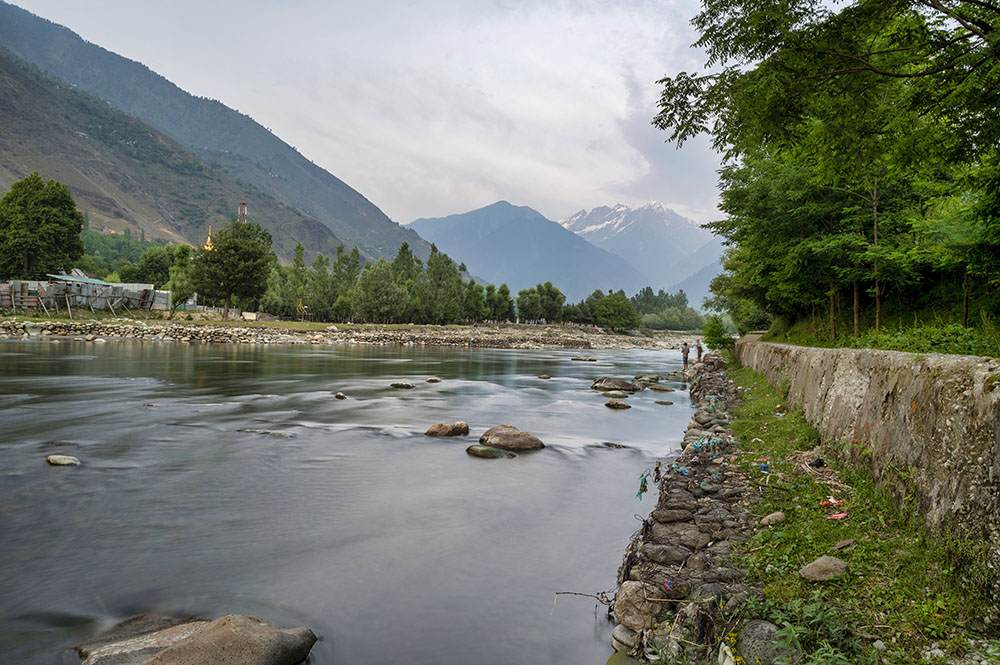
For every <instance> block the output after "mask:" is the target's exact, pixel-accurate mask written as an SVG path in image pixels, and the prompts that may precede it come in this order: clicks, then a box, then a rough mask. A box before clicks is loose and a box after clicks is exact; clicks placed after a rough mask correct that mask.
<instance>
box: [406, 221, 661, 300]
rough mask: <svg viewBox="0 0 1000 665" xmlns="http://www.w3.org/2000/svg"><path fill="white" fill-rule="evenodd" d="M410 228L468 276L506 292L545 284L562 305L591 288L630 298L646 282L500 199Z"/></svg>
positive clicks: (598, 251) (562, 230)
mask: <svg viewBox="0 0 1000 665" xmlns="http://www.w3.org/2000/svg"><path fill="white" fill-rule="evenodd" d="M410 227H411V228H412V229H414V230H415V231H417V232H418V233H419V234H420V235H421V236H423V237H424V238H426V239H427V240H429V241H430V242H434V243H436V244H437V246H438V248H440V249H441V251H443V252H446V253H447V254H449V255H451V256H454V257H459V258H460V259H461V260H463V261H465V263H466V265H467V266H468V268H469V272H470V273H472V274H473V275H478V276H480V277H482V278H483V279H485V280H487V281H488V282H493V283H495V284H500V283H506V284H507V285H508V286H509V287H510V288H511V291H513V292H514V293H516V292H517V291H518V290H519V289H523V288H527V287H531V286H534V285H536V284H538V283H540V282H542V283H544V282H547V281H551V282H552V284H554V285H555V286H556V287H558V288H559V289H560V290H561V291H562V292H563V293H564V294H565V295H566V298H567V300H568V301H578V300H582V299H583V298H585V297H586V296H587V295H589V294H590V293H591V292H593V291H594V290H595V289H601V290H604V291H607V290H608V289H612V290H615V291H617V290H618V289H624V290H625V291H626V293H628V294H632V293H635V292H636V291H638V290H639V289H640V288H642V287H643V286H646V285H647V284H648V283H649V279H648V278H647V277H646V276H645V275H643V274H642V273H640V272H639V271H637V270H636V269H635V268H633V267H632V265H631V264H629V263H628V262H627V261H626V260H625V259H622V258H620V257H618V256H615V255H614V254H612V253H610V252H607V251H605V250H603V249H601V248H599V247H595V246H594V245H592V244H590V243H589V242H587V241H586V240H584V239H583V238H581V237H580V236H578V235H576V234H574V233H572V232H571V231H568V230H566V229H565V228H563V227H562V226H560V225H559V224H557V223H555V222H553V221H550V220H548V219H546V218H545V217H543V216H542V215H541V214H540V213H538V212H537V211H535V210H532V209H531V208H528V207H526V206H514V205H511V204H510V203H508V202H506V201H498V202H497V203H494V204H492V205H489V206H486V207H485V208H480V209H478V210H472V211H470V212H466V213H463V214H458V215H450V216H448V217H439V218H434V219H418V220H415V221H414V222H412V223H411V224H410Z"/></svg>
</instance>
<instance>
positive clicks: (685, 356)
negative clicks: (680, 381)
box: [681, 340, 702, 367]
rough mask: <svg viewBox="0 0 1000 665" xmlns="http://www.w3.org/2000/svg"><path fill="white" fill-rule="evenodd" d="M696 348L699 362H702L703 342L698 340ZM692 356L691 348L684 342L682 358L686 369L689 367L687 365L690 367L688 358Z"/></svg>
mask: <svg viewBox="0 0 1000 665" xmlns="http://www.w3.org/2000/svg"><path fill="white" fill-rule="evenodd" d="M694 348H695V351H697V352H698V360H697V362H701V352H702V347H701V340H698V341H697V342H695V347H694ZM690 354H691V347H690V346H688V343H687V342H684V343H683V344H681V358H682V359H683V360H684V366H685V367H687V365H688V356H689V355H690Z"/></svg>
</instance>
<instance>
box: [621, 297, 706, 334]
mask: <svg viewBox="0 0 1000 665" xmlns="http://www.w3.org/2000/svg"><path fill="white" fill-rule="evenodd" d="M631 300H632V305H633V307H635V311H636V314H638V315H639V317H640V318H641V324H642V326H643V327H644V328H652V329H654V330H698V329H699V328H701V327H702V326H703V325H705V317H703V316H702V315H701V314H699V313H698V312H696V311H695V310H694V309H693V308H691V307H688V299H687V294H686V293H684V291H683V290H680V291H678V292H677V293H676V294H670V293H667V292H666V291H664V290H663V289H660V290H659V291H658V292H657V293H653V289H652V288H651V287H649V286H647V287H645V288H643V289H641V290H640V291H639V292H638V293H636V294H635V295H634V296H632V298H631Z"/></svg>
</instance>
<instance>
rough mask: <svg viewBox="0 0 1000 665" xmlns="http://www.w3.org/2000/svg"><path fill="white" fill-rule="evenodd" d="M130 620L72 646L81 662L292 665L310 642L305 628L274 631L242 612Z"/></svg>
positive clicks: (306, 651)
mask: <svg viewBox="0 0 1000 665" xmlns="http://www.w3.org/2000/svg"><path fill="white" fill-rule="evenodd" d="M134 622H135V619H130V620H129V621H126V622H124V623H122V624H119V626H118V627H117V628H115V629H112V635H111V636H110V638H107V639H100V640H96V641H92V642H87V643H84V644H81V645H78V646H77V653H79V654H80V656H81V657H83V658H86V660H84V661H83V665H120V664H124V663H142V664H143V665H199V664H201V663H213V665H296V664H297V663H300V662H302V661H303V660H305V658H306V657H307V656H308V655H309V651H310V650H311V649H312V646H313V644H314V643H315V642H316V635H315V634H313V632H312V631H311V630H309V629H308V628H287V629H280V628H278V627H276V626H275V625H274V624H272V623H270V622H269V621H265V620H264V619H259V618H257V617H253V616H248V615H245V614H228V615H226V616H224V617H220V618H218V619H216V620H215V621H192V622H187V623H180V624H176V623H174V622H171V621H170V620H166V619H164V621H161V622H149V623H148V625H143V624H142V623H141V622H140V625H135V624H134ZM144 629H145V630H144ZM137 631H138V632H137Z"/></svg>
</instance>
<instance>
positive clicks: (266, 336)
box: [0, 319, 692, 349]
mask: <svg viewBox="0 0 1000 665" xmlns="http://www.w3.org/2000/svg"><path fill="white" fill-rule="evenodd" d="M29 337H42V338H54V339H59V338H67V337H68V338H72V339H74V340H78V341H90V342H100V341H102V340H103V341H112V340H132V341H143V342H178V343H214V344H368V345H404V346H451V347H477V348H494V349H636V348H638V349H676V348H679V346H680V343H681V342H682V341H683V340H685V339H692V335H691V334H685V333H667V334H665V335H662V336H657V337H655V338H654V337H646V336H643V335H638V334H636V335H631V334H630V335H625V334H616V333H609V332H604V331H602V330H600V329H598V328H584V327H578V326H540V325H518V324H502V325H476V326H405V327H402V326H401V327H395V328H388V327H386V328H382V327H378V326H364V327H355V326H350V327H339V326H333V325H332V326H328V327H327V328H326V329H325V330H321V331H300V330H292V329H289V328H282V327H271V326H259V327H258V326H254V327H249V326H220V325H205V324H191V323H183V322H148V321H141V320H136V319H115V320H112V321H18V320H6V321H4V320H0V339H20V338H29Z"/></svg>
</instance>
